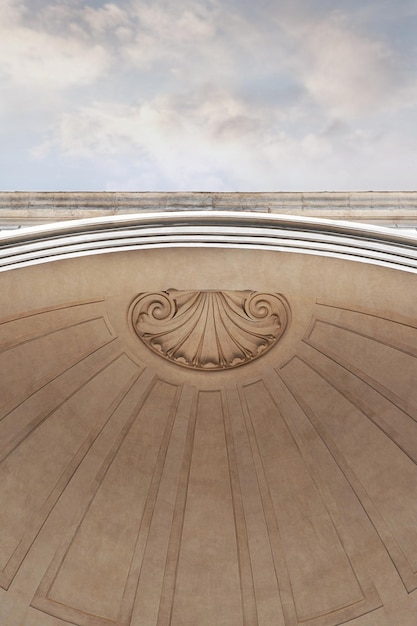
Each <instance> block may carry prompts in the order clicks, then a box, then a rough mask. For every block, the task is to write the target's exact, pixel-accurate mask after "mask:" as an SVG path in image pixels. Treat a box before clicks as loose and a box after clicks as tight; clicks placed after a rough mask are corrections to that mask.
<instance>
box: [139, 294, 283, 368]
mask: <svg viewBox="0 0 417 626" xmlns="http://www.w3.org/2000/svg"><path fill="white" fill-rule="evenodd" d="M288 322H289V306H288V303H287V301H286V300H285V298H284V297H283V296H282V295H280V294H278V293H261V292H257V291H177V290H175V289H168V290H167V291H159V292H155V293H150V292H148V293H141V294H139V296H138V297H137V298H136V300H135V301H134V303H133V304H132V307H131V323H132V326H133V329H134V331H135V333H136V334H137V336H138V337H139V338H140V339H141V340H142V341H143V343H144V344H145V345H146V346H147V347H148V348H150V349H151V350H153V351H154V352H156V353H157V354H159V355H160V356H162V357H164V358H165V359H168V360H169V361H172V362H173V363H176V364H177V365H182V366H183V367H188V368H193V369H198V370H204V371H207V370H211V371H213V370H214V371H216V370H224V369H228V368H233V367H238V366H239V365H244V364H245V363H248V362H250V361H252V360H253V359H256V358H258V357H260V356H261V355H262V354H264V353H265V352H266V351H267V350H269V349H270V348H271V347H272V346H273V345H274V344H275V343H276V342H277V341H278V340H279V339H280V338H281V337H282V335H283V333H284V332H285V329H286V327H287V325H288Z"/></svg>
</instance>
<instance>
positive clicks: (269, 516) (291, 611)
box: [238, 387, 298, 626]
mask: <svg viewBox="0 0 417 626" xmlns="http://www.w3.org/2000/svg"><path fill="white" fill-rule="evenodd" d="M238 392H239V397H240V402H241V406H242V412H243V416H244V420H245V425H246V431H247V435H248V438H249V442H250V445H251V450H252V456H253V462H254V466H255V471H256V475H257V479H258V485H259V492H260V494H261V499H262V506H263V511H264V516H265V521H266V525H267V528H268V535H269V541H270V545H271V553H272V558H273V562H274V568H275V575H276V578H277V582H278V588H279V591H280V596H281V605H282V612H283V614H284V620H285V624H286V626H298V620H297V614H296V610H295V602H294V597H293V592H292V588H291V582H290V577H289V573H288V570H287V566H286V562H285V556H284V551H283V548H282V541H281V537H280V533H279V529H278V524H277V520H276V517H275V511H274V505H273V502H272V498H271V493H270V491H269V486H268V481H267V479H266V475H265V469H264V467H263V463H262V457H261V454H260V450H259V447H258V442H257V439H256V435H255V430H254V427H253V424H252V420H251V417H250V412H249V407H248V405H247V400H246V397H245V394H244V391H243V389H242V387H238Z"/></svg>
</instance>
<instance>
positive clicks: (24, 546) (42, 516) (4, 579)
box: [0, 355, 141, 589]
mask: <svg viewBox="0 0 417 626" xmlns="http://www.w3.org/2000/svg"><path fill="white" fill-rule="evenodd" d="M121 356H123V355H121ZM121 356H120V357H118V358H121ZM116 360H117V359H116ZM110 365H111V363H110V364H109V365H108V366H110ZM140 375H141V372H140V371H139V372H136V373H135V374H133V376H131V377H130V379H129V380H128V381H127V383H126V385H125V386H124V387H123V388H122V389H121V391H120V392H119V393H118V394H117V396H116V397H115V398H114V399H113V401H112V402H111V404H110V405H109V407H108V412H107V413H108V414H107V417H106V418H105V421H104V422H103V423H102V424H101V425H98V426H96V427H95V428H94V429H93V430H92V431H91V432H90V434H89V435H88V437H87V438H86V439H85V440H84V442H83V443H82V445H81V446H80V448H79V449H78V451H77V453H76V454H75V455H74V456H73V458H72V460H71V462H70V463H69V464H68V466H67V468H66V469H65V471H64V472H63V474H62V475H61V476H60V478H59V480H58V482H57V483H56V485H55V486H54V488H53V489H52V491H51V492H50V494H49V496H48V498H47V499H46V500H45V503H44V505H43V506H42V507H41V509H40V510H39V511H38V512H37V513H36V515H35V516H34V519H33V520H32V522H31V524H30V530H29V531H28V532H27V533H25V535H24V536H23V538H22V539H21V541H20V543H19V545H18V546H17V548H16V549H15V551H14V552H13V554H12V555H11V557H10V559H9V561H8V563H7V565H6V567H5V568H4V570H3V572H1V573H0V576H1V578H0V586H2V587H4V588H5V589H7V588H8V587H9V586H10V584H11V582H12V581H13V578H14V577H15V575H16V573H17V571H18V569H19V567H20V566H21V564H22V562H23V560H24V558H25V556H26V554H27V552H28V550H29V548H30V546H31V545H32V544H33V542H34V541H35V539H36V537H37V536H38V534H39V532H40V530H41V529H42V527H43V525H44V524H45V522H46V520H47V519H48V517H49V515H50V513H51V511H52V510H53V508H54V507H55V505H56V503H57V502H58V500H59V498H60V497H61V495H62V493H63V492H64V490H65V488H66V486H67V485H68V483H69V481H70V480H71V478H72V476H73V475H74V474H75V472H76V471H77V469H78V467H79V466H80V464H81V463H82V461H83V459H84V458H85V457H86V456H87V454H88V452H89V451H90V449H91V447H92V445H93V444H94V442H95V440H96V439H97V437H98V436H99V435H100V433H101V432H102V431H103V429H104V428H105V427H106V425H107V423H108V422H109V420H110V419H111V418H112V416H113V414H114V413H115V411H116V410H117V409H118V407H119V405H120V403H121V402H122V400H123V399H124V397H125V396H126V394H127V393H129V391H130V389H131V388H132V387H133V385H134V384H135V382H136V381H137V379H138V378H139V376H140Z"/></svg>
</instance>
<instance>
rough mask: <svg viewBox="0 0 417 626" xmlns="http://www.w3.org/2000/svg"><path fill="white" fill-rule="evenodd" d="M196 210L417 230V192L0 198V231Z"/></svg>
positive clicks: (32, 195) (44, 194)
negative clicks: (379, 225)
mask: <svg viewBox="0 0 417 626" xmlns="http://www.w3.org/2000/svg"><path fill="white" fill-rule="evenodd" d="M193 210H196V211H198V210H205V211H210V210H215V211H251V212H254V211H255V212H262V213H279V214H284V215H301V216H305V217H322V218H329V219H343V220H353V221H363V222H368V223H374V224H388V225H396V224H398V225H401V226H407V225H409V226H415V225H416V224H417V192H416V191H407V192H400V191H398V192H394V191H387V192H379V191H366V192H326V191H324V192H303V193H300V192H268V193H266V192H259V193H258V192H249V193H247V192H230V193H217V192H18V191H16V192H0V228H1V226H3V227H7V226H9V227H16V226H21V225H32V224H42V223H50V222H56V221H62V220H68V219H83V218H90V217H102V216H112V215H122V214H130V213H141V212H144V213H149V212H154V211H155V212H156V211H158V212H159V211H193Z"/></svg>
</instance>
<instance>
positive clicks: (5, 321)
mask: <svg viewBox="0 0 417 626" xmlns="http://www.w3.org/2000/svg"><path fill="white" fill-rule="evenodd" d="M104 301H105V299H104V298H97V299H94V300H85V301H82V302H65V303H64V304H55V305H52V306H47V307H42V308H40V309H35V310H32V311H25V312H24V313H19V315H18V316H15V315H13V314H12V315H10V316H7V317H3V318H2V319H0V326H2V325H3V324H8V323H9V322H17V321H20V320H21V319H26V318H28V317H35V316H36V315H43V314H44V313H49V312H50V311H60V310H65V309H72V308H75V307H79V306H80V307H81V306H87V305H89V304H100V303H102V302H104Z"/></svg>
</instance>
